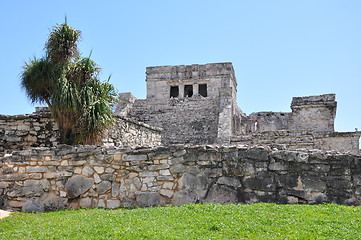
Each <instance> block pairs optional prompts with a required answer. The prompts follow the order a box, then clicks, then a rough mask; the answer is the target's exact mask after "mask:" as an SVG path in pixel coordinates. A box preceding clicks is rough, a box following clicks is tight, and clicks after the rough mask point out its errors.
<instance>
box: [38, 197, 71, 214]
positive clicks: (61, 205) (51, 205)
mask: <svg viewBox="0 0 361 240" xmlns="http://www.w3.org/2000/svg"><path fill="white" fill-rule="evenodd" d="M39 202H40V203H41V204H42V205H43V206H44V210H45V211H57V210H60V209H65V208H66V206H67V204H68V199H67V198H64V197H61V196H57V195H55V194H54V193H48V194H44V195H43V196H42V197H41V198H40V199H39Z"/></svg>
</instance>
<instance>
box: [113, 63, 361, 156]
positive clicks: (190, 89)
mask: <svg viewBox="0 0 361 240" xmlns="http://www.w3.org/2000/svg"><path fill="white" fill-rule="evenodd" d="M146 74H147V78H146V82H147V99H141V100H138V99H136V98H135V97H134V96H132V95H131V94H130V93H125V94H121V95H120V97H121V99H122V103H121V104H120V105H119V106H118V108H117V110H116V112H117V114H120V115H122V116H127V117H129V118H132V119H135V120H137V121H141V122H145V123H147V124H149V125H151V126H158V127H161V128H163V129H164V131H163V134H162V137H163V138H162V143H163V144H164V145H169V144H188V143H189V144H215V143H219V144H230V143H232V144H237V143H238V144H260V145H269V144H282V145H283V146H284V147H287V148H288V147H289V148H291V149H297V148H307V149H325V150H330V149H336V150H343V151H352V152H354V153H357V152H358V151H359V137H360V135H361V132H349V133H337V132H335V130H334V121H335V116H336V106H337V103H336V101H335V94H324V95H320V96H309V97H295V98H293V100H292V104H291V109H292V112H257V113H252V114H250V115H249V116H247V115H246V114H244V113H242V111H241V110H240V109H239V108H238V106H237V102H236V93H237V81H236V77H235V74H234V70H233V66H232V64H231V63H213V64H206V65H188V66H184V65H181V66H163V67H148V68H147V72H146Z"/></svg>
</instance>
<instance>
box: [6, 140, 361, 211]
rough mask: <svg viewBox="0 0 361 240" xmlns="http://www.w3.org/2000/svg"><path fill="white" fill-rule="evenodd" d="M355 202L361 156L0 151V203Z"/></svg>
mask: <svg viewBox="0 0 361 240" xmlns="http://www.w3.org/2000/svg"><path fill="white" fill-rule="evenodd" d="M202 202H214V203H256V202H274V203H322V202H330V203H338V204H353V205H360V203H361V155H350V154H344V153H338V152H335V151H329V152H322V151H319V150H307V151H306V150H305V151H290V150H278V149H271V148H268V147H247V146H234V147H217V146H206V145H204V146H192V147H185V146H182V145H173V146H169V147H157V148H148V149H140V150H131V151H130V150H126V149H119V148H102V147H95V146H92V147H91V146H87V147H71V146H66V145H58V146H57V147H53V148H33V149H32V150H23V151H14V152H13V153H12V154H2V156H1V157H0V208H3V209H9V208H10V209H14V210H20V209H23V210H24V211H33V210H37V211H43V210H56V209H61V208H75V209H76V208H89V207H108V208H116V207H120V206H142V207H147V206H159V205H167V204H173V205H181V204H185V203H202Z"/></svg>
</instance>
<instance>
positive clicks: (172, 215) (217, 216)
mask: <svg viewBox="0 0 361 240" xmlns="http://www.w3.org/2000/svg"><path fill="white" fill-rule="evenodd" d="M0 239H17V240H19V239H361V208H359V207H350V206H340V205H334V204H323V205H276V204H253V205H219V204H190V205H184V206H181V207H154V208H144V209H141V208H137V209H122V208H121V209H116V210H106V209H87V210H85V209H83V210H64V211H57V212H48V213H15V214H13V215H12V216H11V217H8V218H4V219H2V220H0Z"/></svg>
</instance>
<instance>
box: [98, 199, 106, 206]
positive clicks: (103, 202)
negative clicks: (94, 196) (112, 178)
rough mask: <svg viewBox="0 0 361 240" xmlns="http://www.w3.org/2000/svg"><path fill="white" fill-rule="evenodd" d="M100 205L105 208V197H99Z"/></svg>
mask: <svg viewBox="0 0 361 240" xmlns="http://www.w3.org/2000/svg"><path fill="white" fill-rule="evenodd" d="M98 207H101V208H105V201H104V199H99V200H98Z"/></svg>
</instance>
